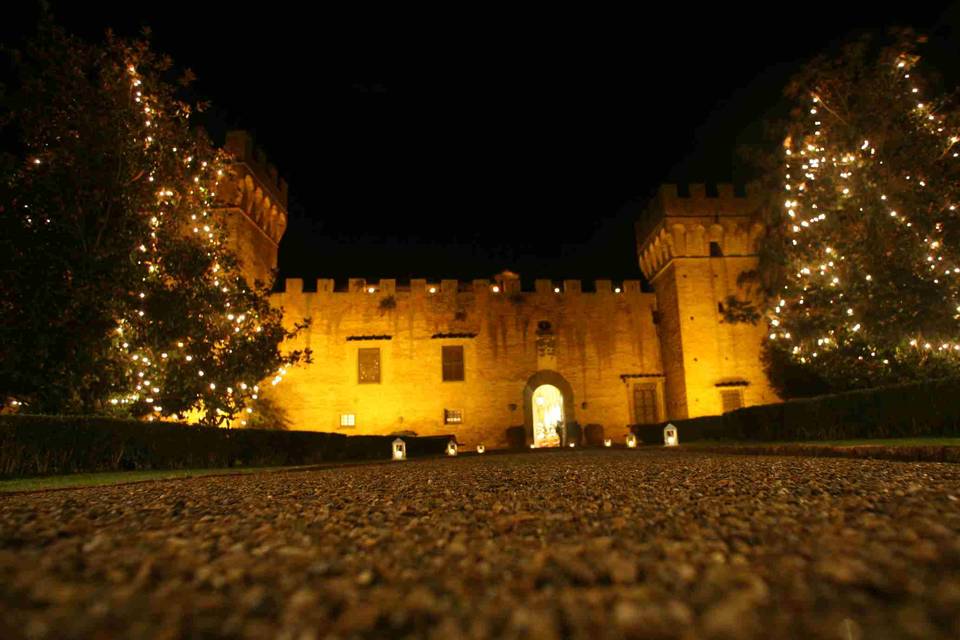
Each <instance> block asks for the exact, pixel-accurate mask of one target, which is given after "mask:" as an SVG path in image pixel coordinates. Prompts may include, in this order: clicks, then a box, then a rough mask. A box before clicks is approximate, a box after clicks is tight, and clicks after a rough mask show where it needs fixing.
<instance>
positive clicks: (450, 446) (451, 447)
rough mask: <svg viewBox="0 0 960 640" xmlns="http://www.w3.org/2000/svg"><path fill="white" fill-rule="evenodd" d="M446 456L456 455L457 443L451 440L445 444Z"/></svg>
mask: <svg viewBox="0 0 960 640" xmlns="http://www.w3.org/2000/svg"><path fill="white" fill-rule="evenodd" d="M447 455H448V456H450V457H453V456H455V455H457V441H456V440H454V439H453V438H451V439H450V442H448V443H447Z"/></svg>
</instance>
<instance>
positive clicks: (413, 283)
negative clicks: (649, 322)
mask: <svg viewBox="0 0 960 640" xmlns="http://www.w3.org/2000/svg"><path fill="white" fill-rule="evenodd" d="M315 292H316V293H318V294H337V295H341V294H360V295H363V296H371V297H381V298H382V297H384V296H391V295H395V294H413V295H418V296H440V297H445V296H455V295H457V294H466V293H469V294H474V295H477V294H479V295H486V296H503V297H504V298H505V299H509V298H510V297H511V296H513V295H515V294H521V295H531V296H533V295H540V296H557V297H558V298H569V297H570V296H576V295H581V294H582V295H585V296H595V295H605V294H610V295H639V294H642V293H643V291H642V289H641V286H640V281H639V280H624V281H622V282H614V281H613V280H587V281H582V280H548V279H538V280H535V281H534V288H533V289H524V288H523V287H522V286H521V281H520V279H519V278H509V277H508V278H501V277H499V276H498V277H497V278H479V279H476V280H453V279H449V280H448V279H441V280H427V279H425V278H414V279H411V280H408V281H400V282H398V281H397V280H395V279H391V278H381V279H380V280H367V279H365V278H348V279H347V280H346V281H345V282H344V281H336V280H334V279H332V278H319V279H317V282H316V289H315ZM278 293H282V294H288V293H295V294H301V293H308V294H310V293H313V292H312V291H311V292H305V291H304V288H303V279H302V278H287V279H286V280H285V281H284V287H283V289H282V290H281V291H280V292H278Z"/></svg>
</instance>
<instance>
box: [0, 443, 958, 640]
mask: <svg viewBox="0 0 960 640" xmlns="http://www.w3.org/2000/svg"><path fill="white" fill-rule="evenodd" d="M0 637H2V638H11V639H12V638H31V639H41V638H51V639H52V638H58V639H59V638H64V639H72V638H113V637H117V638H121V637H123V638H184V637H185V638H285V639H289V640H310V639H314V638H317V639H320V638H374V637H378V638H380V637H389V638H395V637H425V638H436V639H438V640H439V639H444V640H445V639H449V638H459V637H465V638H542V639H548V638H562V637H572V638H837V639H843V640H857V639H861V638H864V639H883V638H953V639H955V638H958V637H960V465H955V464H945V463H907V462H890V461H879V460H854V459H840V458H803V457H760V456H757V457H753V456H733V455H721V454H716V453H702V452H700V453H698V452H686V451H682V450H681V451H666V450H660V449H655V450H639V451H630V450H580V451H553V452H534V453H523V454H510V455H489V454H487V455H484V456H459V457H457V458H451V459H429V460H410V461H404V462H396V463H386V464H368V465H358V466H352V467H341V468H330V469H317V470H309V471H296V472H283V473H254V474H249V475H242V476H219V477H205V478H192V479H185V480H171V481H160V482H145V483H139V484H126V485H118V486H112V487H93V488H83V489H72V490H62V491H47V492H35V493H21V494H10V495H3V496H0Z"/></svg>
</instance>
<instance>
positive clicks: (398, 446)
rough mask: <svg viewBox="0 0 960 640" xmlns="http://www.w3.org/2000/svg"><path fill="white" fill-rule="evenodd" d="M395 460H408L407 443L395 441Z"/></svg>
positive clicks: (398, 439)
mask: <svg viewBox="0 0 960 640" xmlns="http://www.w3.org/2000/svg"><path fill="white" fill-rule="evenodd" d="M393 459H394V460H406V459H407V443H406V442H404V441H403V440H401V439H400V438H397V439H396V440H394V441H393Z"/></svg>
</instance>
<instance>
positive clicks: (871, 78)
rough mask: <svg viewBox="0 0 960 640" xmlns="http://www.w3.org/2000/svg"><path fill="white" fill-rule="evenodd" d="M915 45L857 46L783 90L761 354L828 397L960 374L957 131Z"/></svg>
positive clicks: (904, 40) (904, 39)
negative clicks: (812, 380)
mask: <svg viewBox="0 0 960 640" xmlns="http://www.w3.org/2000/svg"><path fill="white" fill-rule="evenodd" d="M917 42H918V41H917V39H916V38H913V37H911V36H910V34H901V35H900V36H898V38H897V42H896V43H895V44H894V45H892V46H889V47H877V46H875V45H873V44H872V43H870V42H869V41H860V42H857V43H854V44H852V45H850V46H848V47H846V48H845V49H844V50H843V53H842V55H840V56H839V57H836V58H833V59H820V60H817V61H815V62H813V63H811V64H810V65H808V66H807V68H806V69H805V70H804V71H803V72H802V73H801V74H800V75H799V76H798V78H796V80H795V81H794V82H793V83H792V85H791V87H790V89H789V91H788V95H789V96H790V97H792V98H794V99H795V100H796V101H797V102H798V103H799V108H798V110H797V111H796V112H795V114H794V117H793V118H792V121H791V123H790V126H789V130H788V135H787V137H786V139H785V140H784V143H783V149H782V153H783V157H782V158H783V159H782V162H781V169H782V173H781V176H782V180H781V187H780V188H781V189H782V192H781V193H782V197H781V198H780V199H779V203H778V207H777V208H776V210H775V211H774V221H773V224H772V225H771V232H772V235H771V239H770V242H769V243H768V247H767V252H766V254H765V256H764V259H763V262H764V263H765V264H766V270H767V272H768V275H769V271H770V270H771V266H773V267H774V269H773V270H774V271H776V277H775V278H772V279H770V282H772V283H773V286H772V287H770V293H771V294H772V295H771V302H770V306H771V309H770V310H769V313H768V321H769V327H770V331H769V340H768V342H767V347H768V350H767V351H768V353H767V356H768V359H769V361H770V362H772V363H774V365H775V368H776V366H778V364H777V363H779V366H790V365H799V367H800V368H801V369H802V370H804V371H805V372H806V373H807V374H812V375H814V376H815V377H819V378H820V379H821V380H823V381H826V382H827V383H828V384H829V385H830V387H832V388H833V389H848V388H861V387H870V386H875V385H879V384H885V383H895V382H903V381H910V380H918V379H924V378H930V377H938V376H943V375H948V374H954V373H958V372H960V322H958V319H960V215H958V212H957V206H958V204H960V154H958V151H960V147H958V145H957V142H958V140H960V138H958V132H960V129H958V124H960V121H958V118H957V113H956V111H955V109H954V105H953V104H952V103H951V102H950V101H949V100H948V99H947V98H946V97H945V96H941V95H939V94H938V92H937V90H936V89H935V88H934V85H933V84H932V83H931V82H929V81H925V80H924V78H923V77H922V75H921V67H920V57H919V56H918V55H917V53H916V50H915V49H916V44H917ZM774 373H777V372H774ZM781 373H782V371H781ZM772 377H774V381H775V382H776V375H774V376H772Z"/></svg>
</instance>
